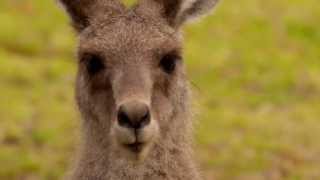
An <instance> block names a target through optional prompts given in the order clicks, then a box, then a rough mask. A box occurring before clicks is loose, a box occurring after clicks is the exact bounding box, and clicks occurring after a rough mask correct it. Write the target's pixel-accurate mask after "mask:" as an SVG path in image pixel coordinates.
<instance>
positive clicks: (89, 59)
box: [81, 54, 105, 76]
mask: <svg viewBox="0 0 320 180" xmlns="http://www.w3.org/2000/svg"><path fill="white" fill-rule="evenodd" d="M81 61H84V63H85V66H86V69H87V72H88V73H89V75H91V76H93V75H95V74H97V73H99V72H100V71H102V70H103V69H105V65H104V64H103V58H102V57H101V56H99V55H96V54H85V55H84V56H83V57H82V59H81Z"/></svg>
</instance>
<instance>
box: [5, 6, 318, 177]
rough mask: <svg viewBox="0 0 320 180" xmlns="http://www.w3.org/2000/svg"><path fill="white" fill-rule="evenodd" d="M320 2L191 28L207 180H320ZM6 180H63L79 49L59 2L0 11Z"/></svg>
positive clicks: (73, 136) (238, 13) (200, 151)
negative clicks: (77, 50)
mask: <svg viewBox="0 0 320 180" xmlns="http://www.w3.org/2000/svg"><path fill="white" fill-rule="evenodd" d="M319 19H320V6H319V3H318V0H308V1H304V0H269V1H264V0H239V1H236V2H235V1H228V0H225V1H222V2H221V3H220V5H219V7H218V8H217V10H216V11H215V13H214V15H212V16H210V17H208V18H206V19H204V20H203V21H201V22H199V23H196V24H192V25H189V26H188V27H186V33H185V36H186V46H185V53H186V63H187V65H188V71H189V75H190V79H191V81H192V82H193V84H194V86H195V88H194V91H195V93H194V95H195V98H194V99H195V102H196V104H197V109H198V113H197V115H196V117H197V119H198V120H199V121H198V122H199V123H198V124H197V131H196V137H197V138H196V139H197V143H196V149H197V156H198V157H199V160H200V162H201V167H202V169H203V174H204V176H205V177H206V179H208V180H209V179H210V180H211V179H214V178H216V179H219V180H220V179H222V180H224V179H226V180H228V179H243V180H251V179H253V180H262V179H268V180H269V179H271V180H278V179H288V180H300V179H301V180H302V179H307V180H309V179H310V180H311V179H320V171H319V167H320V143H319V142H318V138H320V122H319V118H320V25H319ZM0 22H1V23H0V102H1V103H0V118H1V120H0V166H1V167H0V179H4V180H20V179H21V180H22V179H23V180H40V179H46V180H51V179H52V180H55V179H61V178H62V177H63V175H64V174H65V172H66V169H67V167H68V166H69V163H70V162H71V160H72V154H73V153H74V147H75V146H76V142H78V137H79V136H78V135H79V132H78V129H79V123H78V119H79V115H78V113H77V111H76V106H75V103H74V100H73V85H74V77H75V70H76V63H75V62H74V54H75V53H74V52H75V44H76V38H75V35H74V34H73V32H72V29H71V28H70V27H69V24H68V19H67V17H66V16H65V14H64V13H63V11H62V10H61V9H60V8H59V7H58V6H57V5H56V2H55V1H53V0H1V1H0Z"/></svg>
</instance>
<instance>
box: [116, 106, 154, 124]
mask: <svg viewBox="0 0 320 180" xmlns="http://www.w3.org/2000/svg"><path fill="white" fill-rule="evenodd" d="M118 123H119V125H120V126H122V127H126V128H134V129H139V128H143V127H144V126H146V125H148V124H149V123H150V111H149V107H148V106H147V105H146V104H144V103H141V102H137V101H132V102H129V103H126V104H123V105H121V106H120V107H119V111H118Z"/></svg>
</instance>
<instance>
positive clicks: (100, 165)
mask: <svg viewBox="0 0 320 180" xmlns="http://www.w3.org/2000/svg"><path fill="white" fill-rule="evenodd" d="M60 1H61V2H62V3H63V5H65V7H66V10H67V11H68V12H69V14H70V16H71V17H72V20H73V24H74V26H75V28H76V29H77V31H78V32H79V37H80V43H79V44H80V45H79V49H78V54H79V70H78V76H77V83H76V99H77V103H78V107H79V110H80V112H81V114H82V116H83V121H82V123H83V145H82V149H81V151H80V155H79V159H78V161H77V163H76V165H75V169H74V171H73V172H72V175H71V179H74V180H82V179H83V180H142V179H145V180H157V179H159V180H160V179H161V180H162V179H169V180H198V179H200V175H199V173H198V170H197V167H196V165H195V164H194V162H193V157H192V156H193V152H192V148H191V145H192V137H191V134H192V121H191V114H190V113H189V99H190V93H189V88H188V82H187V79H186V76H185V71H184V67H183V62H182V61H177V64H176V69H175V70H174V72H173V73H172V74H168V73H165V72H164V71H163V70H162V69H161V68H160V67H159V61H160V60H161V57H163V56H164V55H166V54H170V53H174V54H175V55H177V56H181V49H182V46H181V43H182V38H181V33H180V31H179V27H180V25H181V24H183V22H182V20H183V21H185V20H186V19H187V17H188V19H189V16H190V17H191V16H192V17H195V16H198V15H201V14H203V11H204V9H206V8H207V9H208V10H209V7H206V8H203V7H202V6H206V5H208V4H215V2H216V1H215V0H193V1H190V2H186V1H183V0H144V1H142V2H141V3H139V5H137V6H135V7H134V8H132V9H130V10H127V9H125V8H124V7H123V6H122V5H121V4H120V3H118V2H116V1H115V0H94V1H89V0H74V1H72V0H60ZM169 1H170V2H169ZM212 6H213V5H212ZM87 54H91V55H92V54H94V55H97V56H99V57H101V59H103V64H104V66H105V67H104V69H103V70H102V72H99V73H98V74H96V75H94V76H92V75H90V74H89V73H88V71H87V69H86V68H87V63H88V62H86V58H85V57H86V56H87ZM130 100H139V101H140V102H144V103H146V104H148V106H149V107H150V111H151V114H152V120H151V124H150V125H148V126H147V127H145V128H143V129H142V130H141V134H139V135H140V136H139V138H141V139H142V140H143V141H144V142H145V144H146V146H145V147H144V149H143V151H141V152H140V153H132V152H129V151H127V150H126V148H124V147H122V146H121V142H122V141H128V142H129V141H131V139H132V134H130V132H129V130H128V129H125V128H121V127H119V125H118V124H117V122H116V119H117V115H116V114H117V109H118V107H119V105H121V104H123V103H125V102H128V101H130ZM136 138H138V137H136Z"/></svg>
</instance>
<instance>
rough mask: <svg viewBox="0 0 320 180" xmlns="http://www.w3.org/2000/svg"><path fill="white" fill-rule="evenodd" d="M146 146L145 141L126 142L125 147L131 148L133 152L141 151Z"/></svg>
mask: <svg viewBox="0 0 320 180" xmlns="http://www.w3.org/2000/svg"><path fill="white" fill-rule="evenodd" d="M144 146H145V143H142V142H138V141H136V142H134V143H132V144H126V145H125V147H126V148H127V149H129V150H130V151H131V152H134V153H140V152H141V151H142V150H143V148H144Z"/></svg>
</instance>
